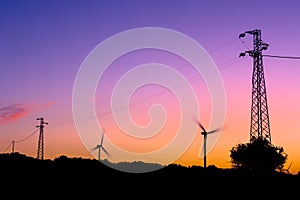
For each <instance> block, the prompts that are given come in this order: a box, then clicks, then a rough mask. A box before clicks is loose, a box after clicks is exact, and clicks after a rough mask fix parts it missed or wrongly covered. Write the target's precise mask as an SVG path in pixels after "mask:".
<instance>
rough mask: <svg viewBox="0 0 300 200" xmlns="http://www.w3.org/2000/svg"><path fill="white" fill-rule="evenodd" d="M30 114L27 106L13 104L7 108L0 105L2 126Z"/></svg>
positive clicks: (0, 122)
mask: <svg viewBox="0 0 300 200" xmlns="http://www.w3.org/2000/svg"><path fill="white" fill-rule="evenodd" d="M28 114H29V110H28V108H27V106H26V104H21V103H20V104H11V105H7V106H4V107H3V106H1V105H0V124H4V123H9V122H11V121H15V120H17V119H19V118H21V117H25V116H27V115H28Z"/></svg>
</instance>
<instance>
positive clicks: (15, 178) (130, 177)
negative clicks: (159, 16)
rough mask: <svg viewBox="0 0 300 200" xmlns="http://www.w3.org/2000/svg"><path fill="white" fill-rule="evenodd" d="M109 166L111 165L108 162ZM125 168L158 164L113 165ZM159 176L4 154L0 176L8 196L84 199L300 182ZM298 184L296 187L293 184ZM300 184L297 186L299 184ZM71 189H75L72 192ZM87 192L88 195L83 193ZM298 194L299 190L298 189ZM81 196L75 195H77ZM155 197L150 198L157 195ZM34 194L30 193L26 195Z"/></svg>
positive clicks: (229, 174) (186, 170)
mask: <svg viewBox="0 0 300 200" xmlns="http://www.w3.org/2000/svg"><path fill="white" fill-rule="evenodd" d="M105 162H108V161H105ZM110 165H112V166H113V165H122V166H123V167H124V165H125V166H126V167H128V168H130V167H133V168H136V167H138V166H143V167H145V166H146V165H148V166H149V167H150V168H151V167H153V166H155V167H158V164H153V163H143V162H132V163H129V162H128V163H127V162H122V163H110ZM160 167H161V168H160V169H158V170H155V171H151V172H146V173H128V172H122V171H118V170H116V169H114V168H112V167H109V166H108V165H106V164H103V163H102V162H99V161H98V160H96V159H86V158H80V157H73V158H69V157H67V156H65V155H61V156H59V157H56V158H55V159H53V160H50V159H44V160H40V159H37V158H33V157H30V156H26V155H24V154H20V153H18V152H15V153H5V154H0V172H1V188H2V191H1V192H2V194H3V192H5V191H8V190H11V189H14V191H16V188H18V190H20V189H21V190H22V189H23V190H25V188H26V191H28V189H29V188H30V189H31V190H32V189H34V190H38V191H44V192H47V193H49V195H51V194H52V195H54V194H57V193H59V194H61V193H64V194H69V193H72V194H73V195H74V194H76V193H77V194H78V195H79V194H81V195H82V194H84V195H86V194H87V193H86V192H87V191H89V192H88V193H89V194H90V193H93V192H95V191H98V190H104V191H105V190H107V189H109V190H111V189H112V188H115V189H116V188H118V191H119V189H122V190H123V189H125V188H127V189H129V190H133V191H134V190H136V189H137V190H138V191H144V190H146V191H148V192H149V190H151V191H152V190H153V192H154V193H157V192H158V191H160V193H161V192H166V191H169V192H170V193H174V192H179V191H177V190H180V191H187V190H193V191H194V192H195V191H198V190H204V189H205V188H206V189H210V190H212V189H218V190H220V189H221V190H225V189H231V190H232V189H234V190H239V192H241V191H244V192H247V189H249V186H250V185H251V184H252V187H254V185H255V187H258V188H260V190H263V188H265V187H273V188H274V189H275V188H278V189H280V190H278V191H282V192H283V191H285V189H289V191H290V190H291V189H292V188H293V187H294V186H297V184H299V183H300V176H299V175H298V174H297V175H293V174H288V173H283V172H280V173H279V172H278V173H274V174H251V173H249V172H246V171H241V170H237V169H222V168H217V167H216V166H213V165H210V166H208V167H207V168H206V169H204V168H203V167H201V166H190V167H185V166H181V165H178V164H169V165H167V166H160ZM292 183H293V184H292ZM294 184H295V185H294ZM67 188H71V190H72V192H70V191H69V190H68V189H67ZM68 191H69V192H68ZM83 191H84V192H83ZM293 191H296V190H293ZM74 192H75V193H74ZM154 193H151V194H149V195H154ZM26 194H28V193H26Z"/></svg>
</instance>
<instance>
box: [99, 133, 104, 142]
mask: <svg viewBox="0 0 300 200" xmlns="http://www.w3.org/2000/svg"><path fill="white" fill-rule="evenodd" d="M103 139H104V133H103V134H102V137H101V141H100V145H102V143H103Z"/></svg>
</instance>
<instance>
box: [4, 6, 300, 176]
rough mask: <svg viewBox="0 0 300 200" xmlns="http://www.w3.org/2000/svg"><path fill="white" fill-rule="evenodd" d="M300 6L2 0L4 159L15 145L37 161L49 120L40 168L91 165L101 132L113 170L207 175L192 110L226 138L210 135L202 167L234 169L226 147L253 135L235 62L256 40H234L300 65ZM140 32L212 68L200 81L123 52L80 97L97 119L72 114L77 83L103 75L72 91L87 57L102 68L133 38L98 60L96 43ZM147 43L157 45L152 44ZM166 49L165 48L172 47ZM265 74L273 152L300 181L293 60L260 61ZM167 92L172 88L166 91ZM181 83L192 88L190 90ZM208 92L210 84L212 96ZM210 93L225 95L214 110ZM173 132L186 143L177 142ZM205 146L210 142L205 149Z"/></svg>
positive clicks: (247, 63) (247, 92)
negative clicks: (166, 33) (166, 168)
mask: <svg viewBox="0 0 300 200" xmlns="http://www.w3.org/2000/svg"><path fill="white" fill-rule="evenodd" d="M299 6H300V3H299V2H297V1H295V0H294V1H292V0H286V1H274V2H270V1H258V0H254V1H232V0H231V1H216V0H209V1H208V0H207V1H206V0H205V1H196V0H195V1H192V0H185V1H183V0H182V1H179V0H175V1H174V0H173V1H171V0H165V1H155V0H154V1H148V0H141V1H137V0H128V1H121V0H110V1H106V0H99V1H96V0H87V1H83V0H64V1H58V0H57V1H49V0H42V1H38V0H35V1H33V0H27V1H16V0H3V1H1V2H0V27H1V31H0V69H1V73H0V80H1V84H0V91H1V93H2V95H1V99H0V151H1V152H2V153H4V152H11V151H12V148H11V144H12V141H16V142H15V151H18V152H20V153H24V154H27V155H30V156H33V157H36V155H37V144H38V133H39V132H38V131H36V130H37V128H36V126H37V125H39V121H38V120H36V118H39V117H44V118H45V121H46V122H48V123H49V124H48V125H45V129H44V144H45V146H44V147H45V155H44V156H45V158H47V159H48V158H49V159H53V158H55V157H58V156H60V155H67V156H70V157H85V158H97V152H96V151H91V149H92V148H93V147H94V146H96V145H97V144H98V143H99V141H100V138H101V128H103V129H104V131H105V134H106V137H105V139H104V143H103V145H104V146H106V148H107V150H108V151H109V152H110V154H111V157H110V158H109V159H111V161H112V162H119V161H126V160H127V161H133V160H136V159H138V160H143V158H145V160H143V161H151V162H158V163H162V164H168V163H169V161H172V162H176V163H179V164H182V165H185V166H191V165H201V166H202V165H203V157H201V156H200V157H199V152H200V150H201V147H202V144H203V136H202V135H201V134H200V132H201V130H200V129H199V127H197V124H195V123H194V121H193V120H192V114H193V111H195V113H194V114H195V115H196V117H197V118H200V120H201V122H202V124H203V125H204V126H205V127H207V130H211V129H214V128H217V127H218V126H221V127H222V131H220V132H218V133H216V134H212V135H209V136H208V148H209V151H208V155H207V165H215V166H217V167H220V168H228V167H231V164H230V152H229V151H230V149H231V148H232V147H233V146H236V145H237V144H239V143H246V142H248V141H249V136H250V135H249V131H250V107H251V89H252V88H251V78H252V68H253V59H252V57H249V56H245V57H243V58H240V57H239V54H240V53H241V52H245V51H247V50H251V49H252V48H253V46H252V45H253V44H252V39H253V38H252V35H248V34H247V35H246V36H245V37H244V38H241V39H239V34H240V33H243V32H245V31H249V30H253V29H260V30H261V31H262V40H263V41H264V42H266V43H268V44H269V45H270V46H269V48H268V50H266V51H264V52H263V53H264V54H268V55H276V56H295V57H299V56H300V48H299V47H300V38H299V36H300V28H299V27H300V26H299V19H300V13H299ZM145 27H152V28H158V29H159V30H160V28H162V30H170V31H171V30H172V31H174V32H177V33H178V34H182V35H185V36H187V37H188V38H190V39H191V40H194V41H195V42H196V43H198V44H199V45H200V46H201V47H203V52H196V51H192V49H187V48H186V47H185V46H187V45H185V43H184V42H182V43H180V42H179V41H177V40H171V39H170V41H171V43H172V44H174V45H173V46H174V48H175V47H176V48H178V49H179V50H182V52H183V54H185V55H187V56H191V57H192V58H193V59H195V60H194V61H195V62H196V60H197V61H199V62H204V61H203V60H204V59H207V58H210V59H211V62H209V63H208V65H207V66H206V67H207V69H208V70H206V71H202V72H203V73H202V72H201V73H200V74H199V71H197V70H195V69H193V66H192V64H191V63H189V62H187V61H186V60H184V59H183V58H181V57H180V56H178V55H175V54H174V53H172V52H167V51H162V50H160V49H150V48H145V49H140V50H136V51H132V52H128V53H127V54H124V55H122V56H120V57H119V58H117V59H115V60H114V61H113V62H112V63H111V64H110V65H109V66H107V68H106V70H105V71H104V72H105V73H103V76H102V77H101V80H99V83H98V85H96V86H95V87H96V88H95V90H94V92H95V93H94V96H89V95H86V94H88V92H87V91H86V92H85V91H83V92H82V93H79V94H80V95H79V96H80V98H83V99H84V102H83V104H86V107H84V106H83V107H80V109H82V110H84V111H83V112H85V111H86V110H88V108H95V113H92V114H90V113H88V112H87V113H75V114H74V110H73V108H74V104H73V103H74V102H75V103H76V101H77V100H76V99H74V96H73V91H75V89H76V87H75V85H76V84H83V85H85V86H86V87H89V86H91V85H93V84H92V80H93V77H94V78H97V77H96V76H97V75H99V74H98V73H100V71H97V70H98V68H97V67H99V70H100V69H103V67H105V66H100V64H99V63H98V64H99V65H98V66H97V67H96V68H95V69H96V71H95V73H93V72H91V78H90V77H88V78H86V77H85V78H84V79H83V81H81V82H80V83H79V82H76V81H77V80H79V78H80V75H81V74H80V73H81V72H82V73H84V70H83V69H84V67H85V66H86V65H88V61H89V59H88V58H89V57H88V56H89V55H92V54H91V53H92V52H94V53H95V55H93V56H94V58H95V59H99V60H101V59H105V56H113V55H115V54H116V53H117V52H119V51H122V49H124V46H128V45H131V44H133V43H134V41H135V39H136V40H138V39H139V38H135V37H131V40H126V41H124V40H123V41H122V42H123V43H120V44H118V43H117V45H116V44H114V46H113V47H111V48H109V51H105V50H104V51H103V52H104V53H105V55H104V54H96V53H97V52H101V51H97V47H99V49H100V50H101V46H98V45H101V44H103V43H104V42H105V41H107V43H109V42H110V41H111V40H108V39H110V38H113V37H114V36H116V35H118V34H120V33H125V32H126V31H129V30H136V29H141V28H145ZM148 36H149V38H150V40H151V39H153V40H155V36H153V35H151V34H150V35H148ZM152 36H153V38H152ZM137 37H138V36H137ZM149 38H148V37H147V39H146V40H149ZM163 39H164V40H161V41H160V42H161V43H162V44H164V43H166V41H167V40H168V39H169V38H168V37H165V38H163ZM177 42H178V43H177ZM109 44H111V43H109ZM159 45H160V44H159ZM103 46H104V45H103ZM93 50H95V51H93ZM203 53H204V54H205V55H203ZM205 56H206V57H205ZM85 62H87V63H85ZM96 64H97V63H96ZM209 65H211V67H212V68H211V70H209V69H210V68H209ZM263 65H264V73H265V80H266V87H267V100H268V108H269V115H270V128H271V137H272V143H273V144H274V145H276V146H282V147H283V148H284V150H285V152H286V153H287V154H288V160H287V163H286V165H285V168H288V167H289V166H290V172H292V173H297V172H298V171H300V148H299V144H300V126H298V124H299V116H300V105H299V102H300V93H299V91H300V80H299V74H300V60H299V59H286V58H272V57H264V58H263ZM213 66H215V67H216V69H217V70H216V69H214V68H213ZM142 67H143V68H142ZM81 69H82V71H80V70H81ZM139 70H140V71H139ZM174 77H175V78H174ZM211 77H212V78H211ZM77 78H78V79H77ZM218 78H220V79H218ZM206 80H208V82H206ZM220 80H221V82H222V85H220V84H219V83H220ZM144 83H146V84H144ZM158 83H160V84H158ZM165 83H170V85H167V86H166V87H164V86H165V85H164V84H165ZM184 83H188V85H189V86H190V87H189V88H186V86H184V85H183V84H184ZM214 83H216V85H217V86H212V84H214ZM182 86H183V87H182ZM210 87H216V88H219V89H221V91H220V94H221V95H222V94H223V93H224V94H225V96H224V98H225V101H223V100H222V98H220V99H213V100H212V99H211V97H215V96H214V94H211V93H210V89H209V88H210ZM222 88H224V91H222ZM89 89H91V88H89ZM91 91H92V89H91ZM75 92H76V91H75ZM114 92H116V94H114ZM81 95H82V96H81ZM189 95H191V96H189ZM193 95H194V96H193ZM77 97H78V96H76V98H77ZM193 97H195V99H196V101H194V100H193V99H192V98H193ZM218 100H219V102H218ZM215 102H217V105H214V103H215ZM81 103H82V102H81ZM158 104H160V107H159V106H157V105H158ZM128 105H129V107H128ZM195 105H196V107H197V109H198V108H199V113H198V112H197V109H194V108H195V107H193V106H195ZM223 105H224V106H225V112H223V110H222V106H223ZM111 106H115V107H111ZM162 108H163V109H162ZM219 108H220V109H219ZM75 110H76V108H75ZM127 111H128V112H129V114H130V115H128V113H127ZM197 113H198V114H197ZM78 114H79V115H78ZM85 114H86V115H85ZM223 115H224V123H223V124H220V123H219V122H220V121H221V122H222V120H219V121H218V120H217V122H216V121H214V120H213V119H214V117H213V116H218V117H220V118H222V117H223ZM78 116H79V117H78ZM126 116H127V117H126ZM129 116H130V117H129ZM76 117H77V118H76ZM114 117H115V118H114ZM75 118H76V119H75ZM182 121H184V124H183V125H182V124H181V122H182ZM95 122H97V123H98V124H99V125H100V127H101V128H99V130H98V129H97V128H96V129H95V128H94V125H95ZM180 128H181V131H180V133H181V135H180V134H179V137H178V138H177V137H176V134H177V131H178V130H179V129H180ZM34 131H36V132H34ZM195 131H196V132H195ZM129 132H130V133H129ZM182 133H186V136H184V135H182ZM194 133H195V134H194ZM29 136H30V137H29ZM27 137H28V138H27ZM210 139H213V140H214V141H215V143H214V142H209V140H210ZM113 146H116V147H117V148H115V147H113ZM164 147H166V148H164ZM169 147H170V148H169ZM118 149H121V150H123V151H124V152H123V151H118ZM126 152H127V153H126ZM128 152H129V153H128ZM128 154H130V155H132V156H128ZM102 155H103V157H104V156H105V155H104V154H102ZM134 156H136V159H135V157H134ZM173 158H174V160H172V159H173Z"/></svg>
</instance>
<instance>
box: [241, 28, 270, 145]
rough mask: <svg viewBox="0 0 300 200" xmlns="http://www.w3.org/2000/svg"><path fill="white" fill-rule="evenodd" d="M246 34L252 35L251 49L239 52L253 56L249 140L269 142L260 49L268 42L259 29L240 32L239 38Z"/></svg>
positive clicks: (265, 94) (268, 123)
mask: <svg viewBox="0 0 300 200" xmlns="http://www.w3.org/2000/svg"><path fill="white" fill-rule="evenodd" d="M246 34H251V35H253V50H251V51H246V52H244V53H241V54H240V57H241V56H245V55H246V54H249V56H251V57H253V74H252V105H251V123H250V141H252V140H253V139H256V138H263V139H266V140H268V141H269V142H270V143H271V133H270V122H269V113H268V104H267V92H266V83H265V77H264V69H263V59H262V57H263V56H262V51H263V50H267V49H268V46H269V45H268V44H267V43H265V42H263V41H262V40H261V30H258V29H255V30H252V31H246V32H245V33H241V34H240V35H239V38H241V37H245V35H246Z"/></svg>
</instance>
